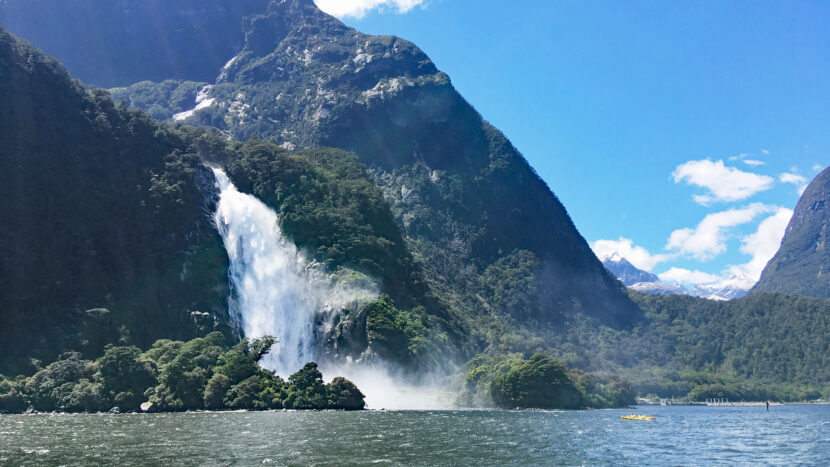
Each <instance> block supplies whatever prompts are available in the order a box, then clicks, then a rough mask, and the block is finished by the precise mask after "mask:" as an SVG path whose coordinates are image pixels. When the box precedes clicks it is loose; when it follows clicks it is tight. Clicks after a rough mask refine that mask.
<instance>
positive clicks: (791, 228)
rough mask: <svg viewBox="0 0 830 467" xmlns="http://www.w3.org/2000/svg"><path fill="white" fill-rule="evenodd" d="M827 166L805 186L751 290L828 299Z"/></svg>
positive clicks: (829, 181) (829, 172) (829, 221)
mask: <svg viewBox="0 0 830 467" xmlns="http://www.w3.org/2000/svg"><path fill="white" fill-rule="evenodd" d="M828 237H830V169H825V170H824V171H823V172H821V173H820V174H818V175H817V176H816V178H815V179H814V180H813V181H812V182H811V183H810V185H808V186H807V189H805V190H804V193H803V194H802V195H801V198H800V199H799V200H798V204H796V206H795V211H794V212H793V217H792V219H790V223H789V225H788V226H787V230H786V233H785V234H784V238H783V239H782V240H781V248H780V249H779V250H778V252H777V253H776V254H775V256H774V257H773V258H772V259H771V260H770V262H769V263H768V264H767V267H766V268H764V272H763V273H762V274H761V280H760V281H758V284H756V285H755V287H754V288H753V291H758V292H783V293H795V294H800V295H807V296H810V297H820V298H830V274H828V273H827V271H824V266H828V268H830V249H828V245H827V240H828Z"/></svg>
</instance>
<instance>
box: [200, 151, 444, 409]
mask: <svg viewBox="0 0 830 467" xmlns="http://www.w3.org/2000/svg"><path fill="white" fill-rule="evenodd" d="M212 169H213V173H214V174H215V176H216V185H217V187H218V188H219V201H218V203H217V207H216V213H215V214H214V223H215V225H216V228H217V230H218V231H219V234H220V235H221V236H222V240H223V242H224V244H225V249H226V250H227V252H228V258H229V259H230V267H229V273H228V275H229V277H230V282H231V296H230V297H229V298H228V303H229V306H230V312H231V317H232V319H233V320H234V324H235V325H236V326H237V328H238V329H240V330H241V331H242V332H243V333H244V334H245V336H246V337H248V338H255V337H260V336H264V335H271V336H274V337H276V338H277V339H278V342H277V343H276V344H275V345H274V347H272V348H271V352H270V353H269V354H268V355H266V356H265V358H264V359H263V360H262V362H260V363H261V364H262V365H263V366H264V367H266V368H269V369H272V370H275V371H276V372H277V374H279V375H280V376H282V377H287V376H289V375H290V374H292V373H294V372H295V371H297V370H298V369H300V368H301V367H302V365H304V364H305V363H306V362H309V361H316V357H318V355H315V350H316V349H317V348H318V346H317V345H316V342H315V339H316V337H315V326H320V327H319V328H318V330H320V329H321V330H322V333H323V334H325V333H326V332H328V331H329V330H330V328H329V327H327V326H326V324H325V323H323V324H322V325H320V324H319V321H320V318H325V317H332V316H333V315H336V314H337V313H338V312H339V311H340V310H342V307H343V306H344V305H346V304H352V303H354V302H367V301H370V300H373V299H374V298H375V297H376V296H377V290H376V288H375V287H373V286H371V285H367V284H366V283H365V282H354V281H349V280H342V281H338V280H335V278H333V277H332V276H330V275H328V274H326V273H325V271H323V270H321V269H320V268H319V267H317V266H316V265H315V264H314V263H311V262H309V261H307V260H306V258H305V257H304V256H303V254H302V253H301V252H300V251H299V250H298V249H297V247H296V246H295V245H294V243H292V242H291V240H290V239H287V238H285V237H284V236H283V234H282V231H281V230H280V226H279V222H278V221H279V219H278V217H277V213H276V212H274V211H273V210H272V209H271V208H269V207H268V206H266V205H265V204H264V203H263V202H262V201H260V200H258V199H257V198H256V197H255V196H252V195H248V194H245V193H241V192H240V191H239V190H237V189H236V187H235V186H234V185H233V183H232V182H231V180H230V178H228V175H227V174H226V173H225V171H224V170H222V169H220V168H215V167H214V168H212ZM364 277H365V276H364ZM367 280H368V279H367ZM370 282H371V281H370ZM323 321H324V320H323ZM315 323H318V324H315ZM329 325H330V323H329ZM320 363H321V369H322V370H323V372H324V373H325V374H327V375H329V376H334V375H343V376H346V377H347V378H349V379H350V380H352V381H353V382H355V383H356V384H357V385H358V387H359V388H360V389H361V391H363V392H364V394H366V402H367V404H369V406H370V407H373V408H407V409H426V408H434V409H437V408H448V407H452V398H453V397H454V396H452V395H451V393H450V392H449V391H448V390H447V389H446V388H444V387H442V384H441V383H439V382H437V380H435V381H428V380H426V381H425V380H422V381H420V384H418V385H415V386H412V385H408V384H406V383H404V382H402V381H401V380H400V379H399V378H396V377H394V376H392V374H393V373H394V372H390V371H389V369H388V368H387V367H386V366H385V365H383V364H382V362H377V361H375V362H373V363H370V364H368V365H354V364H351V363H348V362H344V361H328V362H320Z"/></svg>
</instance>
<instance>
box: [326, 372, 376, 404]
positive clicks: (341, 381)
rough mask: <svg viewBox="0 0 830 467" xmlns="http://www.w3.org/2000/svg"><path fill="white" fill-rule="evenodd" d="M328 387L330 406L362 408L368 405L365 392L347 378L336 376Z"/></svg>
mask: <svg viewBox="0 0 830 467" xmlns="http://www.w3.org/2000/svg"><path fill="white" fill-rule="evenodd" d="M326 389H327V391H328V393H329V401H328V406H329V407H331V408H333V409H342V410H361V409H363V408H364V407H365V406H366V402H365V401H364V400H363V399H364V397H365V396H364V395H363V393H362V392H360V389H358V388H357V386H355V384H354V383H352V382H351V381H349V380H347V379H346V378H343V377H341V376H338V377H336V378H334V379H333V380H331V383H329V384H328V385H327V386H326Z"/></svg>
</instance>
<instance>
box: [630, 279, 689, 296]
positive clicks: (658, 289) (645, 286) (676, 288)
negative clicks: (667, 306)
mask: <svg viewBox="0 0 830 467" xmlns="http://www.w3.org/2000/svg"><path fill="white" fill-rule="evenodd" d="M628 288H629V289H631V290H636V291H637V292H643V293H651V294H655V295H690V293H689V289H687V288H686V287H683V286H682V285H680V284H666V283H665V282H661V281H659V280H658V281H657V282H639V283H637V284H634V285H631V286H629V287H628Z"/></svg>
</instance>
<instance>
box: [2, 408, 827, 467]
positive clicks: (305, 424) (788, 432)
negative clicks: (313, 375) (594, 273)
mask: <svg viewBox="0 0 830 467" xmlns="http://www.w3.org/2000/svg"><path fill="white" fill-rule="evenodd" d="M630 412H631V410H595V411H571V412H561V411H556V412H542V411H523V412H515V411H490V410H486V411H485V410H476V411H432V412H427V411H425V412H415V411H389V412H381V411H368V412H358V413H348V412H256V413H254V412H241V413H240V412H225V413H216V412H214V413H167V414H144V415H120V416H112V415H48V414H44V415H15V416H4V417H2V418H0V464H9V465H20V464H50V465H51V464H99V463H106V464H111V465H125V464H129V465H134V464H140V465H160V464H164V465H227V464H241V465H253V464H260V463H274V464H277V465H300V464H302V465H308V464H316V465H338V464H341V463H342V462H343V460H344V459H348V460H349V462H350V463H354V464H368V463H383V464H408V465H411V464H418V465H448V464H452V465H459V464H461V465H518V464H522V465H527V464H535V465H539V464H568V465H572V464H582V463H585V464H591V465H597V464H651V465H654V464H661V465H678V464H713V463H717V464H748V463H753V464H755V463H772V464H808V465H827V464H828V463H830V439H828V437H827V433H828V432H830V406H828V405H788V406H774V407H773V408H772V409H771V411H770V412H769V413H767V412H765V410H764V407H762V406H756V407H725V408H713V407H680V406H675V407H642V408H638V409H637V410H636V412H637V413H643V414H649V415H654V416H656V417H657V420H656V421H653V422H628V421H623V420H620V416H621V415H624V414H628V413H630Z"/></svg>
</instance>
